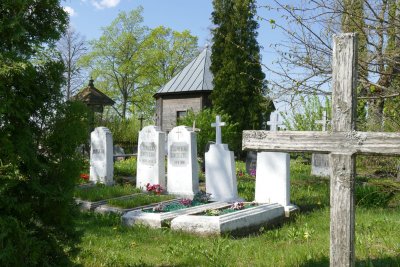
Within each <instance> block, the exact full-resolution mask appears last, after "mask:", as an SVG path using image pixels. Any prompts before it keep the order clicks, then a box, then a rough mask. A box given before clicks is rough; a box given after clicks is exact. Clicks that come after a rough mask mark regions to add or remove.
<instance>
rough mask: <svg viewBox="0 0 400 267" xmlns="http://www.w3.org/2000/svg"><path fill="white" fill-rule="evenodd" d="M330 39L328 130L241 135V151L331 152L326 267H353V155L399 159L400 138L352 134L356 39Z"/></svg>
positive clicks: (351, 35)
mask: <svg viewBox="0 0 400 267" xmlns="http://www.w3.org/2000/svg"><path fill="white" fill-rule="evenodd" d="M333 39H334V42H333V61H332V71H333V73H332V121H331V123H332V131H331V132H287V131H286V132H266V131H244V133H243V148H244V149H255V150H259V151H297V152H301V151H305V152H322V153H329V162H330V168H331V170H330V172H331V177H330V178H331V179H330V183H331V185H330V194H331V196H330V212H331V215H330V217H331V219H330V265H331V266H334V267H336V266H339V267H340V266H354V264H355V255H354V235H355V230H354V225H355V205H354V177H355V175H356V173H355V155H356V154H384V155H389V154H391V155H400V134H399V133H378V132H373V133H372V132H357V131H356V125H355V122H356V107H357V102H356V86H357V70H356V67H357V36H356V34H354V33H346V34H341V35H337V36H334V38H333Z"/></svg>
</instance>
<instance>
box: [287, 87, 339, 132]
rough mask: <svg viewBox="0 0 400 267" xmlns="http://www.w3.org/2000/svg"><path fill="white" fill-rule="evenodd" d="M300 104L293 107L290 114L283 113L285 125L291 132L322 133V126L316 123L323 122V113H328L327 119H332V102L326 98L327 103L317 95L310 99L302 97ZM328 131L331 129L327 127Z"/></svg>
mask: <svg viewBox="0 0 400 267" xmlns="http://www.w3.org/2000/svg"><path fill="white" fill-rule="evenodd" d="M299 101H300V103H299V105H297V106H296V107H293V108H292V109H291V111H290V114H284V113H281V115H282V116H283V123H284V125H285V126H286V128H287V129H288V130H290V131H321V130H322V125H321V124H317V123H315V122H316V121H317V120H322V116H323V115H322V114H323V111H326V114H327V117H328V118H327V119H328V120H330V118H331V110H332V106H331V101H330V99H329V98H328V97H325V101H324V102H325V103H321V102H322V101H321V100H320V98H319V97H318V96H317V95H312V96H309V97H307V98H306V97H303V96H302V97H300V100H299ZM327 129H328V130H329V129H330V127H329V125H327Z"/></svg>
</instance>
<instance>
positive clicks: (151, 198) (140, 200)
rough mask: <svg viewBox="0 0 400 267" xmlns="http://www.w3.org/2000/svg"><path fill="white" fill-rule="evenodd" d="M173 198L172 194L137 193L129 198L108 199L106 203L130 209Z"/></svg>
mask: <svg viewBox="0 0 400 267" xmlns="http://www.w3.org/2000/svg"><path fill="white" fill-rule="evenodd" d="M174 198H175V196H172V195H138V196H135V197H133V198H129V199H110V200H109V201H107V205H110V206H114V207H118V208H122V209H132V208H136V207H140V206H145V205H150V204H153V203H157V202H161V201H167V200H171V199H174Z"/></svg>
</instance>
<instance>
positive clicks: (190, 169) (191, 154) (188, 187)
mask: <svg viewBox="0 0 400 267" xmlns="http://www.w3.org/2000/svg"><path fill="white" fill-rule="evenodd" d="M189 129H190V128H188V127H186V126H177V127H175V128H173V129H172V130H171V132H169V134H168V168H167V170H168V181H167V189H168V193H169V194H174V195H179V196H185V197H193V196H194V195H195V194H196V193H197V192H198V191H199V171H198V164H197V141H196V133H195V132H194V131H190V130H189Z"/></svg>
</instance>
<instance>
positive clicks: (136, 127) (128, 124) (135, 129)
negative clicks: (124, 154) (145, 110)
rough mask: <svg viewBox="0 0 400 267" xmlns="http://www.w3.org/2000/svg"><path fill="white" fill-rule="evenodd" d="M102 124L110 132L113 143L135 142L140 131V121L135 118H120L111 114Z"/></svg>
mask: <svg viewBox="0 0 400 267" xmlns="http://www.w3.org/2000/svg"><path fill="white" fill-rule="evenodd" d="M102 125H104V126H105V127H107V128H108V129H110V131H111V132H112V135H113V142H114V144H121V145H123V144H132V145H133V144H137V140H138V134H139V131H140V122H139V121H138V119H137V118H135V117H131V118H128V119H122V118H119V117H116V116H112V117H110V118H108V119H106V120H104V121H103V122H102Z"/></svg>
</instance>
